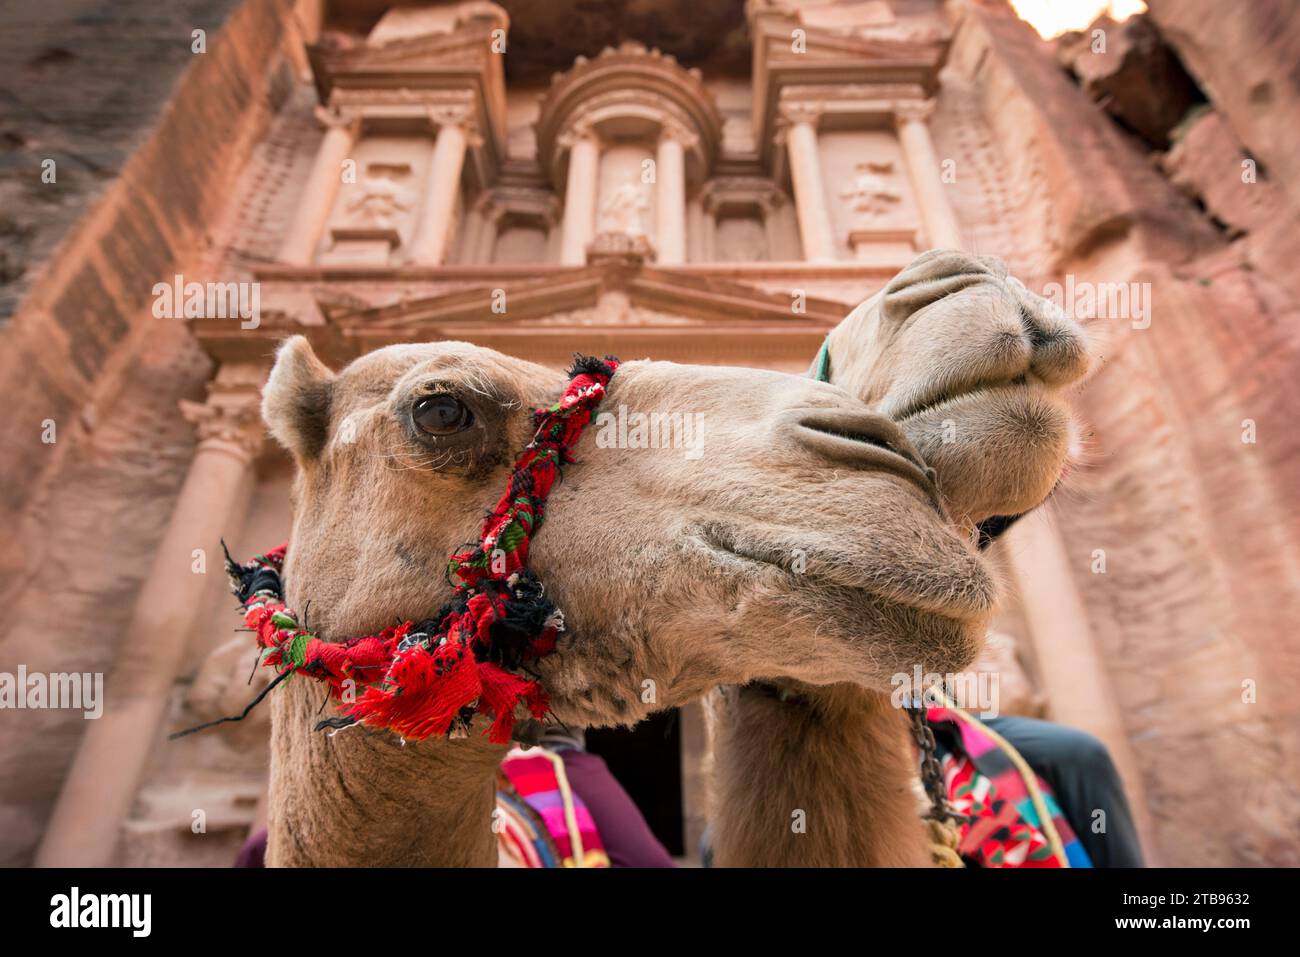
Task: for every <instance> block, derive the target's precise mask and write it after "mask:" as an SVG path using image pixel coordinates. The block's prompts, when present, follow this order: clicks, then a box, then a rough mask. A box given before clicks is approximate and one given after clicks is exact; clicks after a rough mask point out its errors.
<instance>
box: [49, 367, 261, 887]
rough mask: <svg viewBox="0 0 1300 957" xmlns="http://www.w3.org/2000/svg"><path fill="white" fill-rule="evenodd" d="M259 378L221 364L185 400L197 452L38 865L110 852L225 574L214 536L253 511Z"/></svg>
mask: <svg viewBox="0 0 1300 957" xmlns="http://www.w3.org/2000/svg"><path fill="white" fill-rule="evenodd" d="M265 378H266V370H265V369H264V368H261V367H260V366H246V365H236V366H223V367H222V368H221V370H220V372H219V373H218V374H217V377H216V379H215V380H214V381H213V383H212V384H211V386H210V387H209V395H208V400H207V402H205V403H197V402H185V403H182V409H181V411H182V413H183V414H184V415H185V417H186V418H187V419H188V420H189V421H190V422H192V423H194V425H195V427H196V430H197V432H198V437H199V443H198V447H197V449H196V450H195V453H194V460H193V462H192V463H191V465H190V470H189V473H188V474H187V475H186V477H185V484H184V485H183V486H182V487H181V491H180V495H179V496H178V497H177V499H176V505H175V508H174V509H173V510H172V515H171V519H170V521H169V522H168V525H167V529H166V531H165V532H164V533H163V537H162V541H161V542H160V543H159V545H158V549H157V551H155V552H154V556H153V561H152V562H151V564H150V568H149V572H148V575H147V576H146V577H145V580H144V584H143V585H142V586H141V588H140V592H139V594H138V595H137V597H136V601H135V606H134V609H133V611H132V613H131V623H130V624H129V625H128V626H127V630H126V633H125V634H124V635H123V636H122V640H121V645H120V650H119V651H118V654H117V659H116V661H115V663H114V669H113V671H112V673H111V674H109V675H108V676H107V679H106V681H105V684H104V693H105V699H106V700H105V706H104V713H103V715H102V717H100V718H99V719H98V720H96V721H91V722H88V723H87V727H86V731H85V734H84V735H83V737H82V739H81V744H80V746H79V748H78V750H77V755H76V758H75V759H74V761H73V763H72V766H71V769H70V770H69V772H68V776H67V778H66V779H65V780H64V784H63V789H62V791H61V792H60V793H59V798H58V802H57V803H56V804H55V807H54V812H53V814H52V815H51V816H50V821H49V824H48V825H47V827H46V830H45V837H44V841H43V842H42V844H41V847H40V850H39V851H38V852H37V855H36V863H37V864H38V865H39V866H42V867H71V866H77V867H104V866H107V865H109V864H111V863H112V862H113V852H114V849H115V847H116V845H117V839H118V836H119V833H120V831H121V828H122V823H123V821H125V820H126V818H127V816H128V815H129V813H130V811H131V805H132V803H133V802H134V800H135V795H136V790H137V788H138V787H139V784H140V780H141V777H142V774H143V771H144V768H145V766H146V765H147V763H148V760H149V756H150V754H151V752H152V750H153V748H154V746H155V744H156V743H157V741H158V739H159V734H160V732H161V731H162V730H163V725H164V722H165V719H166V717H167V712H168V707H169V704H170V701H171V696H172V691H173V686H174V684H175V681H176V678H177V675H178V673H179V671H180V669H181V667H182V663H183V662H184V660H185V654H186V650H187V646H188V644H189V640H190V635H191V632H192V631H193V630H194V627H195V625H196V623H197V619H198V618H199V615H200V611H201V609H202V608H203V601H202V597H203V593H204V591H205V590H206V589H207V588H208V587H209V585H210V582H211V576H212V575H219V576H220V575H224V571H223V570H222V564H221V538H222V536H223V535H231V534H233V533H235V532H238V530H239V529H240V527H241V526H242V525H243V522H244V519H245V517H246V515H247V512H248V506H249V500H250V498H251V495H252V488H253V484H254V474H253V460H254V457H255V456H256V454H257V451H258V449H259V448H260V446H261V442H262V435H263V426H262V420H261V415H260V411H259V405H260V393H261V385H262V382H263V381H264V380H265ZM199 549H201V550H202V552H203V556H204V557H203V566H199V565H198V562H199V558H198V556H197V554H196V550H199Z"/></svg>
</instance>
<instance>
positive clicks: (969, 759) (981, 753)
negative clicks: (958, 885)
mask: <svg viewBox="0 0 1300 957" xmlns="http://www.w3.org/2000/svg"><path fill="white" fill-rule="evenodd" d="M926 718H927V719H928V720H929V721H930V722H931V723H932V724H934V725H935V726H936V729H943V730H945V731H947V732H948V733H949V734H950V735H952V736H953V737H954V738H955V740H956V741H957V742H958V748H959V750H957V751H952V752H949V753H947V754H945V755H944V756H943V773H944V782H945V784H946V786H947V791H948V801H949V803H951V804H952V806H953V809H954V810H955V811H957V813H959V814H963V815H965V816H966V822H965V823H963V824H962V825H961V843H960V844H959V846H958V853H960V854H961V855H962V857H965V858H968V859H970V860H973V861H975V862H976V863H978V864H979V865H980V866H982V867H1091V866H1092V862H1091V861H1090V860H1089V859H1088V854H1087V852H1086V851H1085V850H1084V849H1083V845H1082V844H1080V843H1079V839H1078V837H1077V836H1076V835H1075V833H1074V830H1073V829H1072V828H1071V827H1070V824H1069V822H1068V821H1067V820H1066V819H1065V815H1064V814H1062V813H1061V807H1060V804H1059V803H1058V802H1057V800H1056V796H1055V795H1054V794H1053V793H1052V789H1051V787H1050V786H1048V784H1047V782H1046V781H1044V780H1043V779H1042V778H1041V777H1039V776H1038V775H1037V774H1035V773H1034V772H1033V771H1032V770H1030V772H1029V773H1030V774H1031V775H1032V777H1033V781H1032V788H1031V784H1030V783H1027V782H1026V780H1025V776H1024V774H1023V773H1022V771H1021V768H1020V767H1018V766H1017V762H1016V760H1015V759H1014V758H1013V757H1012V755H1015V754H1016V752H1015V750H1014V748H1012V747H1011V745H1010V744H1009V743H1007V742H1006V741H1005V740H1004V739H1003V738H1002V737H1001V736H1000V735H998V734H997V733H995V732H993V731H992V730H991V729H989V728H987V727H985V726H984V725H983V724H981V723H980V722H979V721H978V720H977V719H975V718H974V717H972V716H971V715H969V714H966V713H965V712H959V711H957V710H956V709H949V708H930V709H928V711H927V714H926ZM1017 756H1018V755H1017ZM1035 797H1037V798H1038V801H1035ZM1040 807H1041V808H1042V810H1043V811H1044V812H1045V813H1046V817H1047V819H1048V820H1047V822H1046V823H1044V821H1043V818H1042V816H1041V815H1040V814H1039V809H1040Z"/></svg>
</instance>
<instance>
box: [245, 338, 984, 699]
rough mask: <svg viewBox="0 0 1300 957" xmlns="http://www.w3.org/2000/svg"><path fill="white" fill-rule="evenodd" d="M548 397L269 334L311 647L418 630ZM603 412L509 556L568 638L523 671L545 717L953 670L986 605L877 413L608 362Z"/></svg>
mask: <svg viewBox="0 0 1300 957" xmlns="http://www.w3.org/2000/svg"><path fill="white" fill-rule="evenodd" d="M565 381H566V380H565V377H564V375H563V374H562V373H560V372H558V371H555V370H552V369H548V368H544V367H542V366H538V365H534V364H531V363H528V362H524V361H521V360H518V359H513V358H510V357H507V356H504V355H501V354H499V353H497V352H493V351H491V350H488V349H484V348H479V347H475V346H472V345H467V344H465V343H458V342H440V343H431V344H423V345H401V346H390V347H387V348H383V349H379V350H377V351H375V352H372V353H370V354H368V355H366V356H363V357H362V358H359V359H357V360H355V361H354V362H352V363H351V364H350V365H348V366H347V367H346V368H344V369H342V370H341V371H339V372H337V373H335V372H333V371H331V370H330V369H328V368H327V367H326V366H325V365H324V364H322V362H321V361H320V360H319V359H318V358H317V357H316V356H315V354H314V353H313V352H312V350H311V348H310V346H309V345H308V343H307V341H306V340H305V339H303V338H301V337H296V338H293V339H290V340H288V341H287V342H286V343H285V344H284V345H283V347H282V348H281V349H280V352H279V355H278V357H277V360H276V363H275V367H274V369H273V371H272V373H271V376H270V379H269V381H268V383H267V386H266V389H265V393H264V399H263V412H264V415H265V418H266V420H267V422H268V424H269V426H270V429H271V432H272V433H273V434H274V436H275V437H276V438H277V439H278V440H279V441H280V442H281V443H282V444H283V445H284V446H285V447H286V448H287V449H289V451H290V452H291V453H292V454H293V456H294V458H295V460H296V462H297V466H298V474H297V478H296V482H295V490H294V498H295V503H294V505H295V508H294V513H295V517H294V526H293V534H292V538H291V542H290V551H289V559H288V563H287V565H286V568H285V581H286V587H287V590H288V594H287V598H288V601H289V604H290V605H291V606H293V607H295V608H299V609H302V608H304V607H305V606H306V605H307V602H308V601H310V603H311V604H310V609H309V612H308V619H309V621H310V623H311V625H312V627H313V628H314V629H316V630H318V631H319V632H320V633H321V634H322V635H323V636H324V637H326V638H327V639H330V638H337V639H342V638H345V637H348V636H351V635H357V634H364V633H368V632H372V631H374V630H376V629H379V628H382V627H384V626H386V625H391V624H393V623H394V622H395V621H397V620H400V619H404V618H410V619H415V620H419V619H421V618H425V617H428V616H429V615H430V614H431V613H432V612H434V611H435V610H436V609H437V608H438V607H439V606H440V605H441V604H442V603H443V601H445V600H446V599H447V597H448V596H449V594H450V590H451V589H450V586H449V585H448V583H447V580H446V574H445V569H446V561H447V556H448V555H449V554H450V553H451V552H453V551H455V550H457V549H458V548H459V547H460V546H462V545H463V544H464V543H466V542H469V541H472V540H473V539H474V538H475V537H476V535H477V533H478V530H479V525H480V523H481V522H482V519H483V516H484V514H485V511H486V510H487V509H489V508H490V507H491V505H492V504H493V503H494V502H495V501H496V500H497V498H498V496H500V494H501V493H502V491H503V490H504V489H505V487H506V482H507V478H508V476H509V474H510V467H511V463H512V461H513V459H514V457H515V456H516V455H517V454H518V452H519V450H520V449H522V448H523V447H524V446H525V445H526V444H527V442H528V441H529V439H530V437H531V410H532V409H533V408H534V407H536V406H539V405H543V404H546V403H548V402H552V401H554V400H555V399H556V397H557V396H558V395H559V394H560V392H561V390H562V389H563V387H564V384H565ZM600 411H601V415H600V416H599V417H598V418H597V419H596V420H594V421H593V422H592V423H591V425H589V426H588V430H587V432H586V433H585V434H584V435H583V438H582V440H581V441H580V443H579V444H578V446H577V447H576V449H575V454H576V459H577V461H576V462H575V463H574V464H571V465H569V466H567V467H566V468H565V470H564V473H563V478H562V480H561V481H560V482H559V483H558V484H557V485H556V487H555V489H554V490H553V492H552V493H551V496H550V500H549V502H548V505H547V510H546V519H545V523H544V526H543V527H542V528H541V529H540V531H539V532H538V533H537V535H536V536H535V538H534V539H533V542H532V549H531V553H530V558H529V565H530V566H531V567H532V568H533V570H534V571H535V572H536V573H537V575H538V576H539V577H540V578H541V580H542V581H543V582H544V583H545V586H546V588H547V589H548V592H549V594H550V596H551V598H552V599H553V600H554V601H555V603H556V604H557V605H558V606H559V607H560V608H561V609H562V610H563V611H564V614H565V618H566V623H567V630H566V632H565V634H564V635H563V636H561V639H560V642H559V647H558V649H557V651H556V652H555V653H554V654H552V655H550V656H548V657H546V658H543V659H541V660H540V661H539V662H538V663H537V667H538V670H539V673H540V675H541V678H542V680H543V682H544V684H545V686H546V688H547V690H548V692H549V693H550V696H551V703H552V708H553V710H554V712H555V714H556V715H557V716H558V717H559V718H560V719H561V720H564V721H565V722H576V723H581V724H610V723H616V724H622V723H629V722H634V721H636V720H638V719H639V718H641V717H642V716H644V715H645V714H648V713H650V712H652V711H656V710H660V709H662V708H665V707H670V706H673V705H676V704H679V703H682V702H684V701H687V700H689V699H691V698H694V697H696V696H698V695H700V694H702V693H704V692H705V691H706V690H707V689H709V688H710V687H712V686H714V685H717V684H719V683H732V682H745V681H748V680H751V679H754V678H764V677H780V676H787V677H791V678H796V679H800V680H803V681H808V682H812V683H818V684H823V683H829V682H840V681H851V682H855V683H858V684H861V685H865V686H868V687H875V688H879V689H882V690H883V689H887V688H888V687H889V679H890V676H891V675H893V674H895V673H897V672H900V671H910V670H911V668H912V667H913V665H915V664H917V663H921V664H922V665H923V666H925V668H926V669H927V670H935V671H943V672H946V671H955V670H958V669H960V668H962V667H964V666H966V665H967V664H969V662H970V660H971V659H972V657H973V656H974V654H975V651H976V649H977V647H978V643H979V639H980V637H981V636H982V634H983V632H984V630H985V626H986V624H987V620H988V617H989V614H990V611H991V609H992V606H993V603H994V597H995V588H994V585H993V584H992V582H991V580H990V577H989V575H988V574H987V572H986V570H985V568H984V566H983V565H982V563H981V560H980V558H979V556H978V554H977V552H976V551H975V550H974V548H973V546H972V544H971V542H970V539H969V536H968V535H963V534H962V533H961V532H960V531H959V530H958V529H957V528H955V527H954V525H953V524H952V523H951V521H950V520H949V519H948V517H947V515H946V513H945V511H944V509H943V507H942V505H941V503H940V501H939V498H938V494H937V491H936V488H935V485H934V482H933V479H932V476H931V473H929V472H928V471H927V469H926V467H925V465H924V463H923V462H922V460H921V458H920V456H919V455H918V454H917V451H916V449H915V448H914V447H913V445H912V443H911V442H910V441H909V440H908V439H907V437H906V436H905V435H904V434H903V432H902V431H901V430H900V429H899V427H898V426H896V425H895V424H893V423H892V422H891V421H890V420H889V418H887V417H886V416H883V415H880V414H878V413H876V412H872V411H871V410H869V409H868V408H867V407H866V406H864V405H863V404H862V403H861V402H860V401H858V399H857V398H855V397H854V396H851V395H850V394H849V393H847V392H845V391H844V390H842V389H840V388H839V387H837V386H834V385H831V384H827V383H823V382H818V381H814V380H812V379H807V378H801V377H797V376H791V375H784V374H780V373H775V372H765V371H757V370H749V369H738V368H711V367H701V366H682V365H676V364H673V363H669V362H651V361H633V362H625V363H624V364H623V365H622V367H621V368H620V369H619V370H618V372H617V374H616V375H615V376H614V377H613V379H612V380H611V383H610V388H609V392H608V395H607V396H606V398H605V401H604V403H603V405H602V406H601V410H600ZM641 416H645V419H642V418H640V417H641ZM647 423H649V424H648V426H647ZM656 423H657V424H656ZM665 423H667V424H665ZM674 428H675V429H676V433H675V434H676V435H678V436H680V437H681V440H680V441H677V440H674V439H673V438H672V432H673V429H674ZM688 433H689V434H688ZM665 437H666V438H665ZM654 446H658V447H654Z"/></svg>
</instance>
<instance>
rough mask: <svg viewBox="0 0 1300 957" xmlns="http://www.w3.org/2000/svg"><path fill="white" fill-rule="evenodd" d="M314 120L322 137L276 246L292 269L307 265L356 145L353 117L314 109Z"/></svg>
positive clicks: (356, 127) (356, 128) (358, 125)
mask: <svg viewBox="0 0 1300 957" xmlns="http://www.w3.org/2000/svg"><path fill="white" fill-rule="evenodd" d="M316 117H317V119H319V120H320V121H321V122H322V123H323V124H325V137H324V139H322V140H321V143H320V147H319V148H318V149H317V150H316V159H315V161H314V162H313V163H312V167H311V172H310V173H308V174H307V185H306V186H304V187H303V191H302V197H301V199H300V200H299V202H298V209H297V211H296V212H295V213H294V217H293V222H292V223H291V224H290V225H289V232H288V234H287V235H286V236H285V237H284V242H283V243H281V245H280V261H281V262H285V263H289V264H291V265H294V266H306V265H309V264H310V263H311V262H312V260H313V259H314V258H315V255H316V244H317V243H318V242H320V237H321V232H322V231H323V230H324V228H325V222H326V220H328V219H329V215H330V211H331V210H333V208H334V199H335V197H337V196H338V192H339V185H340V184H341V183H342V182H343V163H344V161H345V160H347V158H348V156H349V154H350V153H351V152H352V150H353V148H354V147H355V146H356V144H357V137H358V135H359V134H360V131H361V120H360V118H359V117H357V116H353V115H347V116H339V115H336V114H333V113H328V112H326V111H325V110H323V109H318V110H317V111H316Z"/></svg>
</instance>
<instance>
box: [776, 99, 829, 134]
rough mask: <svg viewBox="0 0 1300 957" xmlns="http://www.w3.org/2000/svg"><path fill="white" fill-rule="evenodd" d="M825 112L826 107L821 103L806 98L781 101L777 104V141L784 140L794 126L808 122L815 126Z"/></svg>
mask: <svg viewBox="0 0 1300 957" xmlns="http://www.w3.org/2000/svg"><path fill="white" fill-rule="evenodd" d="M824 112H825V109H824V107H823V106H822V104H820V103H811V102H808V101H805V100H800V101H797V102H787V103H781V104H780V105H779V106H777V115H776V136H777V141H778V142H782V141H784V139H785V135H786V132H787V131H788V130H789V129H790V127H792V126H798V125H799V124H801V123H806V124H807V125H809V126H812V127H814V128H815V127H816V126H817V124H818V122H819V121H820V120H821V118H822V114H823V113H824Z"/></svg>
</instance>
